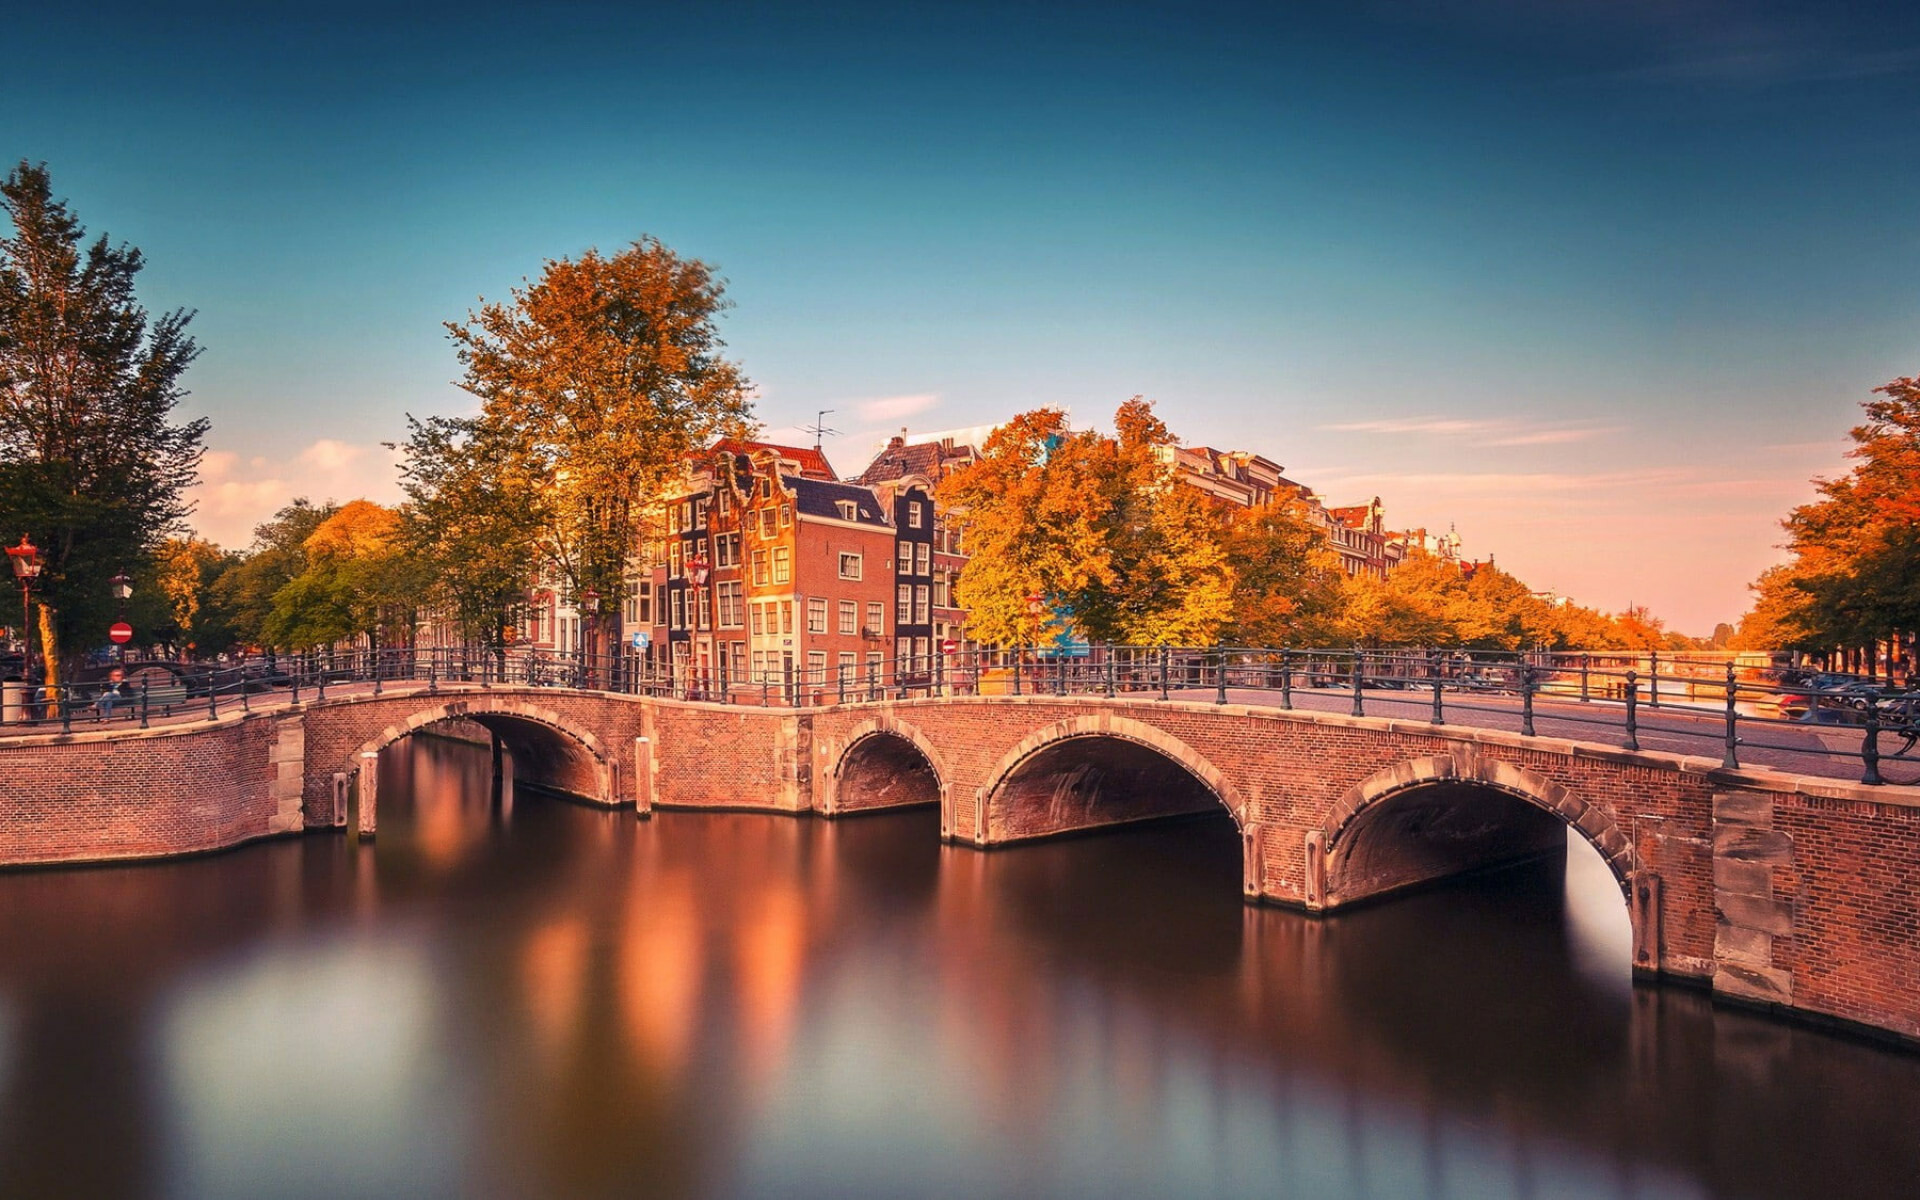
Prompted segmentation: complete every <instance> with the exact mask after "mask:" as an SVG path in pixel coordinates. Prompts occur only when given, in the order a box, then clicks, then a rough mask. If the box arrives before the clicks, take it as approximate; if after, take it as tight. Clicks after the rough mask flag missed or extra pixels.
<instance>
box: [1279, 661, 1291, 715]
mask: <svg viewBox="0 0 1920 1200" xmlns="http://www.w3.org/2000/svg"><path fill="white" fill-rule="evenodd" d="M1280 707H1281V708H1292V707H1293V651H1291V650H1289V649H1287V648H1286V647H1285V646H1282V647H1280Z"/></svg>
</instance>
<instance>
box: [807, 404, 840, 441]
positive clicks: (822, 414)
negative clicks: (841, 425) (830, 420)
mask: <svg viewBox="0 0 1920 1200" xmlns="http://www.w3.org/2000/svg"><path fill="white" fill-rule="evenodd" d="M838 411H839V410H838V409H834V408H823V409H821V410H820V411H819V413H818V414H816V415H815V416H814V418H813V424H811V425H803V426H801V427H800V428H801V430H802V432H805V433H810V434H812V435H813V448H814V449H815V450H818V449H819V448H820V439H821V438H825V437H839V436H840V431H839V430H838V429H828V428H827V414H828V413H830V412H838Z"/></svg>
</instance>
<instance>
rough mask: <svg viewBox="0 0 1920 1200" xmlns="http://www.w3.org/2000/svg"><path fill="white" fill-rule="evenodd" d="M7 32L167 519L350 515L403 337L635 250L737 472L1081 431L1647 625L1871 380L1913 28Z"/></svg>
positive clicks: (1894, 253) (1776, 533)
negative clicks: (164, 390)
mask: <svg viewBox="0 0 1920 1200" xmlns="http://www.w3.org/2000/svg"><path fill="white" fill-rule="evenodd" d="M383 8H384V6H382V7H374V6H356V5H355V4H353V3H347V4H330V5H326V6H302V5H299V4H284V5H261V6H257V7H249V6H208V5H195V4H192V3H185V4H169V5H139V6H120V5H115V4H89V5H64V6H56V5H37V6H34V7H33V8H32V9H31V10H28V11H24V12H11V11H9V12H4V13H0V30H4V40H5V41H6V42H7V44H8V47H9V48H8V51H7V54H6V57H7V69H6V70H5V71H0V163H4V164H12V163H17V162H19V161H21V160H23V159H25V160H31V161H34V162H45V163H46V164H47V165H48V167H49V169H50V171H51V173H52V179H53V185H54V190H55V192H56V194H57V195H60V196H63V197H65V198H66V199H67V200H68V201H69V203H70V204H71V206H72V208H73V210H74V211H75V212H76V213H77V215H78V216H79V217H80V219H81V220H82V221H83V222H85V223H86V224H87V226H88V227H89V229H90V230H91V231H92V232H93V233H95V234H98V233H106V234H108V235H110V236H111V237H112V238H113V239H115V240H116V241H126V242H129V243H131V244H133V245H135V246H138V247H139V248H140V249H141V250H142V251H144V252H145V255H146V258H147V263H148V266H147V270H146V272H145V273H144V274H143V275H142V277H141V283H140V295H141V299H142V300H143V301H144V302H145V303H146V304H147V305H148V307H149V308H151V309H153V310H155V311H161V310H165V309H170V308H174V307H184V308H189V309H192V310H194V311H195V312H196V314H197V315H196V317H195V319H194V322H193V325H192V331H193V332H194V334H195V335H196V336H197V338H198V339H199V341H200V343H201V345H202V346H203V350H204V352H203V354H202V356H201V358H200V360H199V361H198V362H197V363H196V365H195V366H194V367H193V368H192V370H191V371H190V372H189V373H188V376H187V386H188V387H189V388H190V389H191V393H192V394H191V395H190V396H189V397H188V399H187V400H186V401H185V402H184V404H183V412H184V413H185V414H187V415H193V416H200V415H204V416H206V417H208V418H209V419H210V420H211V422H212V429H211V432H210V433H209V435H208V439H207V445H208V453H207V456H206V461H205V464H204V467H203V480H202V483H201V485H200V487H199V488H198V489H197V491H196V495H195V498H196V502H197V505H198V509H197V513H196V516H195V524H196V526H197V527H198V528H199V530H200V531H201V532H203V533H204V534H205V535H207V536H210V537H212V538H213V539H214V540H216V541H219V542H221V543H223V544H226V545H231V546H242V545H244V544H245V543H246V542H247V541H248V539H249V536H250V531H251V529H252V527H253V525H254V524H256V523H258V522H259V521H261V520H262V519H264V518H265V517H267V516H268V515H270V514H271V513H272V512H273V511H274V510H275V509H276V508H278V507H279V506H280V505H282V504H284V503H286V502H287V501H288V500H290V499H292V498H293V497H295V496H300V495H305V496H309V497H312V498H314V499H316V500H319V499H327V498H332V499H336V500H342V501H344V500H347V499H351V498H353V497H355V496H361V495H365V496H368V497H370V498H372V499H376V500H382V501H389V502H390V501H393V500H395V499H397V498H398V494H399V493H398V488H397V486H396V482H395V475H394V470H393V466H392V455H391V453H390V452H389V451H387V450H386V449H384V448H383V443H385V442H391V441H395V440H398V439H401V438H403V437H404V436H405V430H406V420H405V419H406V414H408V413H412V414H415V415H420V416H424V415H428V414H452V413H462V412H470V411H473V410H474V409H475V407H476V405H475V402H474V401H473V400H472V398H471V397H469V396H468V395H467V394H466V393H464V392H463V391H461V390H460V388H459V387H458V386H457V376H458V373H459V370H458V366H457V364H456V362H455V361H454V356H453V351H452V348H451V346H450V344H449V342H448V340H447V337H446V331H445V329H444V328H443V322H446V321H450V320H452V321H458V320H461V319H463V318H464V317H465V316H466V314H467V313H468V312H469V311H470V310H472V309H473V308H474V307H476V306H477V305H478V304H479V303H480V302H481V300H482V299H483V298H484V299H486V300H494V299H502V298H505V297H506V296H507V295H508V293H509V292H510V290H511V289H512V288H514V287H515V286H519V285H520V284H522V283H523V282H524V281H525V280H526V279H528V278H531V277H537V275H538V274H539V271H540V270H541V267H542V264H543V263H544V262H546V261H548V260H551V259H554V258H560V257H567V256H573V255H577V254H579V253H580V252H582V251H584V250H586V249H588V248H589V247H598V248H599V249H601V250H603V251H608V252H611V251H614V250H617V249H619V248H620V247H622V246H624V245H626V244H628V243H629V242H631V241H632V240H634V239H635V238H637V237H639V236H641V235H642V234H646V235H651V236H654V237H657V238H659V239H661V240H662V241H664V242H665V243H666V244H668V245H669V246H671V247H673V248H674V249H675V250H677V251H679V252H680V253H682V254H687V255H692V256H695V257H698V258H701V259H703V260H705V261H706V262H708V263H710V264H712V265H713V266H714V267H715V268H716V269H717V270H718V271H719V272H720V274H721V275H722V276H723V277H724V278H725V279H726V280H727V285H728V296H729V298H730V299H731V300H732V302H733V304H734V307H733V309H732V310H731V311H730V312H729V313H728V315H727V316H726V318H725V321H724V323H723V327H722V328H723V336H724V337H725V339H726V341H727V343H728V348H729V352H730V353H731V354H732V356H733V357H734V358H736V359H737V360H738V361H739V362H740V363H741V364H742V365H743V367H744V369H745V371H746V373H747V374H748V376H749V377H750V378H751V379H752V380H753V381H754V384H755V385H756V387H757V389H758V392H759V399H758V403H757V411H758V413H759V415H760V417H761V418H762V420H763V421H764V422H765V424H766V426H767V429H768V431H769V433H770V434H771V435H772V436H775V437H777V438H783V439H792V440H805V439H806V438H807V435H804V434H801V433H800V432H799V429H800V428H801V427H802V426H805V425H807V424H810V423H811V422H812V421H813V420H814V418H815V414H816V413H817V412H818V411H819V410H821V409H831V410H833V412H832V413H831V415H829V416H828V417H827V424H828V425H829V426H831V427H832V428H834V429H836V430H839V431H840V432H839V433H838V434H836V435H834V436H830V437H828V438H827V439H826V441H825V445H826V449H827V451H828V454H829V456H830V457H831V458H832V459H833V461H834V463H835V465H836V466H837V467H838V468H839V469H840V470H841V471H843V472H846V473H853V472H855V471H858V470H859V469H860V468H861V467H862V466H863V465H864V463H865V460H866V459H867V458H868V457H869V455H870V454H871V453H872V452H873V450H874V449H876V448H877V446H878V444H879V443H880V442H881V441H882V440H883V439H884V438H885V436H886V435H887V434H888V433H890V432H897V431H898V430H900V429H902V428H906V429H909V430H911V431H913V432H916V433H919V432H926V431H929V430H937V429H943V428H953V427H962V426H975V425H980V424H983V423H990V422H994V421H998V420H1002V419H1005V418H1006V417H1008V416H1010V415H1012V414H1013V413H1016V412H1019V411H1021V410H1024V409H1028V408H1032V407H1035V406H1038V405H1043V404H1045V405H1052V406H1055V407H1063V408H1066V409H1068V410H1069V411H1070V412H1071V413H1072V414H1073V417H1074V420H1075V423H1076V424H1079V425H1100V424H1104V423H1106V422H1108V421H1110V419H1111V416H1112V412H1113V410H1114V409H1115V408H1116V407H1117V406H1118V405H1119V404H1120V403H1121V402H1122V401H1124V400H1125V399H1127V398H1128V397H1129V396H1132V395H1135V394H1140V395H1144V396H1146V397H1147V398H1149V399H1151V400H1153V401H1155V402H1156V404H1157V406H1158V411H1159V412H1160V414H1161V416H1162V417H1163V418H1164V419H1165V420H1166V421H1167V423H1168V424H1169V425H1170V426H1171V427H1172V428H1173V430H1174V432H1175V433H1176V434H1178V435H1179V436H1180V437H1181V438H1182V439H1183V440H1184V441H1187V442H1189V443H1194V444H1204V445H1212V446H1216V447H1221V448H1226V449H1245V450H1252V451H1256V452H1258V453H1261V454H1264V455H1266V456H1267V457H1269V458H1271V459H1273V460H1275V461H1277V462H1279V463H1281V464H1283V465H1284V466H1285V468H1286V471H1287V474H1288V475H1289V476H1290V477H1291V478H1294V479H1296V480H1299V481H1301V482H1303V483H1306V484H1308V485H1310V486H1312V487H1313V488H1315V489H1316V490H1317V491H1319V492H1320V493H1321V494H1322V495H1323V496H1324V497H1325V498H1326V500H1327V501H1328V502H1329V503H1331V504H1352V503H1357V502H1363V501H1365V500H1366V499H1369V498H1371V497H1373V496H1376V495H1377V496H1379V497H1380V498H1381V499H1382V501H1383V502H1384V504H1385V506H1386V510H1387V515H1388V519H1389V522H1390V523H1391V524H1393V525H1396V526H1401V527H1412V526H1425V527H1427V528H1429V529H1433V530H1435V531H1440V530H1444V529H1446V528H1447V527H1449V526H1453V527H1455V528H1457V530H1458V532H1459V534H1460V536H1461V538H1462V539H1463V542H1464V545H1465V550H1466V552H1467V553H1468V554H1470V555H1472V556H1473V557H1477V558H1485V557H1487V556H1489V555H1491V556H1493V557H1494V558H1495V560H1496V561H1497V562H1498V563H1499V564H1500V565H1501V566H1503V567H1505V568H1507V569H1509V570H1512V571H1514V572H1515V573H1516V574H1518V575H1520V576H1521V577H1522V578H1524V579H1526V580H1527V581H1528V582H1529V583H1531V584H1532V585H1533V586H1534V587H1536V588H1540V589H1552V590H1555V591H1558V592H1560V593H1563V594H1566V595H1569V596H1571V597H1573V598H1574V599H1576V600H1578V601H1580V602H1581V603H1585V604H1590V605H1594V606H1597V607H1601V608H1604V609H1608V610H1614V611H1617V610H1620V609H1623V608H1625V607H1626V606H1628V605H1630V604H1638V605H1645V606H1648V607H1649V608H1651V609H1652V611H1653V612H1654V613H1655V614H1656V615H1658V616H1661V617H1663V618H1664V619H1666V621H1667V622H1668V623H1669V625H1671V626H1673V627H1675V628H1678V629H1681V630H1684V631H1688V632H1694V633H1705V632H1708V631H1709V630H1711V628H1712V626H1713V625H1714V623H1716V622H1718V621H1731V620H1734V619H1736V618H1737V617H1738V616H1739V614H1740V613H1741V612H1742V611H1743V610H1744V609H1745V608H1746V607H1747V604H1748V593H1747V590H1746V585H1747V584H1748V582H1750V581H1751V580H1752V579H1753V578H1754V577H1755V576H1756V575H1757V574H1758V573H1759V572H1760V571H1761V570H1762V569H1764V568H1765V567H1766V566H1768V565H1769V564H1771V563H1773V562H1775V561H1778V560H1779V559H1780V557H1781V551H1780V550H1779V549H1778V543H1779V542H1780V540H1781V536H1782V535H1781V532H1780V529H1779V525H1778V522H1779V520H1780V518H1781V517H1782V516H1783V515H1784V514H1785V513H1786V511H1787V510H1788V509H1789V508H1790V507H1791V506H1792V505H1794V504H1796V503H1801V502H1804V501H1805V500H1807V499H1810V498H1811V497H1812V494H1813V493H1812V489H1811V486H1810V484H1809V480H1810V478H1812V477H1814V476H1816V475H1834V474H1838V473H1841V472H1843V471H1844V470H1845V469H1846V466H1847V460H1846V458H1845V451H1846V448H1847V445H1848V441H1847V437H1846V431H1847V430H1848V428H1849V427H1851V426H1852V425H1853V424H1855V423H1856V421H1857V419H1858V418H1859V416H1860V411H1859V405H1860V404H1861V403H1862V402H1863V401H1865V400H1867V399H1869V397H1870V391H1871V389H1872V388H1874V387H1876V386H1878V385H1880V384H1882V383H1885V382H1887V381H1888V380H1890V379H1893V378H1895V377H1898V376H1906V375H1920V292H1917V291H1916V285H1915V282H1914V281H1915V280H1916V279H1920V272H1917V271H1916V270H1915V268H1916V266H1920V221H1916V219H1915V218H1916V216H1920V212H1917V211H1916V210H1917V209H1920V89H1916V86H1915V85H1916V83H1920V6H1911V5H1908V6H1900V5H1887V6H1867V5H1854V6H1849V5H1839V4H1810V3H1796V4H1785V3H1782V4H1766V3H1759V4H1732V3H1719V2H1693V0H1660V2H1655V0H1605V2H1598V0H1596V2H1587V0H1567V2H1562V3H1555V4H1536V3H1526V2H1523V0H1440V2H1438V3H1426V4H1411V3H1389V2H1386V0H1350V2H1348V3H1343V4H1338V5H1326V6H1314V5H1304V4H1300V5H1273V4H1268V5H1262V6H1257V7H1237V6H1228V5H1207V4H1191V3H1189V4H1180V5H1160V6H1156V5H1131V4H1125V3H1118V2H1116V3H1109V4H1078V3H1072V2H1060V3H1050V4H1001V5H970V4H939V5H931V4H928V5H912V4H833V3H814V4H807V5H766V6H756V5H753V4H749V3H734V4H723V5H700V4H693V3H686V4H674V5H671V6H658V7H655V6H648V5H638V4H623V5H595V4H572V5H557V6H542V5H534V4H517V5H510V6H495V5H490V4H486V3H478V2H476V3H469V4H463V5H459V6H448V7H439V6H436V5H434V4H431V3H429V4H423V5H418V6H412V7H410V8H409V11H408V12H407V13H406V14H405V15H402V16H394V15H391V14H388V13H386V12H384V11H383Z"/></svg>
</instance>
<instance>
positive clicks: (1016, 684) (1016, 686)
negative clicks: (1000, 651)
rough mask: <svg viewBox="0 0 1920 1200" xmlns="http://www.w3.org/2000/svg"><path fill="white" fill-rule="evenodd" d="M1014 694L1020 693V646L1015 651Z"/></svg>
mask: <svg viewBox="0 0 1920 1200" xmlns="http://www.w3.org/2000/svg"><path fill="white" fill-rule="evenodd" d="M1013 694H1014V695H1016V696H1018V695H1019V694H1020V651H1019V649H1018V648H1016V649H1015V650H1014V652H1013Z"/></svg>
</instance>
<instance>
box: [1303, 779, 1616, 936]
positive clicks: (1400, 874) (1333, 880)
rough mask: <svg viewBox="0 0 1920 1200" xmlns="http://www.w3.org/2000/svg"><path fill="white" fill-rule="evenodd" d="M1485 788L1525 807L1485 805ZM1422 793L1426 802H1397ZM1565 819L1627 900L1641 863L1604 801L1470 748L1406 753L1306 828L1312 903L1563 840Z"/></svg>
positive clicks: (1368, 893) (1383, 889) (1317, 905)
mask: <svg viewBox="0 0 1920 1200" xmlns="http://www.w3.org/2000/svg"><path fill="white" fill-rule="evenodd" d="M1488 793H1494V794H1497V795H1499V796H1503V797H1508V798H1511V799H1514V800H1518V801H1521V802H1522V804H1523V805H1524V807H1520V806H1514V805H1502V806H1501V807H1500V809H1498V810H1494V809H1489V808H1487V807H1486V806H1485V804H1484V800H1485V797H1486V796H1487V794H1488ZM1416 799H1419V800H1424V801H1426V803H1424V804H1418V805H1412V806H1406V807H1402V806H1400V805H1396V804H1395V803H1394V802H1396V801H1411V800H1416ZM1566 828H1571V829H1573V830H1574V831H1575V832H1576V833H1578V834H1579V835H1580V836H1581V837H1582V838H1583V839H1585V840H1586V842H1587V843H1588V844H1589V845H1591V846H1592V847H1593V848H1594V850H1595V851H1597V852H1598V853H1599V855H1600V857H1601V859H1602V860H1603V861H1604V862H1605V863H1606V864H1607V869H1608V870H1609V871H1611V872H1612V873H1613V876H1614V880H1615V882H1616V883H1617V884H1618V885H1619V887H1620V890H1621V893H1622V896H1623V897H1624V898H1627V899H1628V900H1629V901H1631V899H1632V896H1633V881H1634V878H1635V873H1636V871H1637V870H1638V869H1639V866H1640V864H1639V863H1637V862H1636V860H1635V857H1634V850H1633V843H1632V841H1631V840H1630V839H1629V838H1627V837H1626V835H1624V834H1622V833H1621V832H1620V830H1619V828H1618V826H1617V825H1616V824H1615V822H1614V820H1613V816H1612V814H1611V813H1610V812H1608V811H1607V810H1606V809H1604V808H1601V807H1598V806H1596V805H1592V804H1588V803H1587V802H1586V801H1584V800H1582V799H1581V798H1580V797H1579V796H1577V795H1575V794H1574V793H1573V792H1572V791H1571V790H1570V789H1568V788H1567V787H1565V786H1564V785H1562V784H1560V783H1557V782H1555V781H1554V780H1552V779H1549V778H1548V777H1546V776H1545V775H1542V774H1540V773H1539V772H1537V771H1533V770H1529V769H1528V768H1526V767H1522V766H1518V765H1516V764H1514V763H1510V762H1506V761H1504V760H1502V759H1497V758H1494V757H1492V756H1490V755H1487V754H1484V753H1479V752H1476V751H1475V750H1474V749H1465V750H1461V751H1455V752H1453V753H1450V754H1433V755H1426V756H1423V757H1420V758H1413V759H1408V760H1406V761H1404V762H1401V763H1397V764H1395V765H1394V766H1392V767H1388V768H1385V769H1383V770H1380V771H1376V772H1374V773H1373V774H1372V775H1370V776H1368V777H1367V778H1365V779H1363V780H1361V781H1360V782H1359V783H1356V784H1354V785H1353V786H1352V787H1350V788H1348V789H1347V790H1346V792H1345V793H1343V794H1342V795H1341V796H1340V797H1339V799H1337V800H1336V801H1335V802H1334V803H1333V805H1332V806H1331V808H1330V809H1329V810H1328V812H1327V817H1326V820H1325V822H1324V823H1323V824H1322V825H1321V827H1320V828H1319V829H1316V830H1312V831H1310V832H1309V833H1308V834H1307V838H1306V840H1307V845H1306V867H1307V870H1306V901H1307V907H1308V908H1310V909H1325V908H1334V907H1338V906H1339V905H1341V904H1346V903H1353V902H1355V901H1359V900H1365V899H1370V898H1373V897H1375V896H1380V895H1385V894H1388V893H1391V892H1395V891H1400V890H1403V889H1405V888H1408V887H1415V886H1419V885H1420V884H1422V883H1428V882H1432V881H1434V880H1437V879H1441V878H1444V877H1446V876H1448V875H1455V874H1461V873H1464V872H1467V871H1473V870H1479V869H1484V868H1488V867H1493V866H1498V865H1501V864H1502V863H1504V862H1514V861H1519V860H1521V859H1524V858H1528V857H1535V856H1538V855H1540V854H1542V853H1547V852H1550V851H1552V850H1553V849H1555V848H1558V847H1561V846H1563V845H1564V839H1565V833H1564V829H1566Z"/></svg>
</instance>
